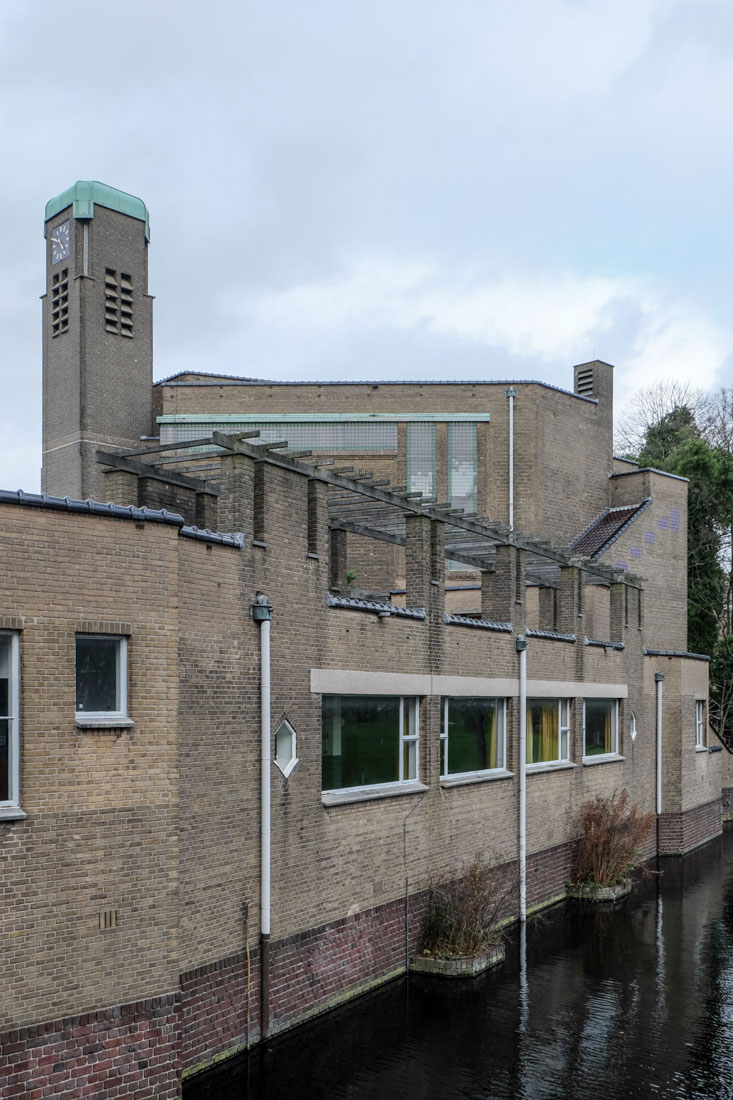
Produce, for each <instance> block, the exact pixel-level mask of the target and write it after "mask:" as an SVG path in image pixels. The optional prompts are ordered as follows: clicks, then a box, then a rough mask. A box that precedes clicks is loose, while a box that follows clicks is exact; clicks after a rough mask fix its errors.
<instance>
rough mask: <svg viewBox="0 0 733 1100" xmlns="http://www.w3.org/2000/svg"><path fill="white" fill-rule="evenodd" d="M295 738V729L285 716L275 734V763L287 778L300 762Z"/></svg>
mask: <svg viewBox="0 0 733 1100" xmlns="http://www.w3.org/2000/svg"><path fill="white" fill-rule="evenodd" d="M295 739H296V738H295V730H294V729H293V727H292V726H291V725H290V722H288V720H287V718H283V720H282V722H281V723H280V725H279V726H278V727H277V732H276V734H275V763H276V764H277V766H278V768H279V769H280V771H281V772H282V773H283V775H284V776H285V778H286V779H287V777H288V776H289V775H290V773H291V771H292V770H293V768H294V767H295V765H296V764H297V763H298V756H297V753H296V745H295Z"/></svg>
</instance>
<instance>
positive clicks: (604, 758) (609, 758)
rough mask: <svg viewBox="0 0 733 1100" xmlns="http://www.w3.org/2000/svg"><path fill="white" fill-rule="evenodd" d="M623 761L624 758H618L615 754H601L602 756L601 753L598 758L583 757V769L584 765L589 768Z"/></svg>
mask: <svg viewBox="0 0 733 1100" xmlns="http://www.w3.org/2000/svg"><path fill="white" fill-rule="evenodd" d="M623 759H624V757H623V756H619V754H618V753H617V752H609V753H603V755H601V753H599V754H598V756H584V757H583V767H585V766H586V765H588V766H589V767H590V766H592V765H593V764H613V763H614V761H618V760H623Z"/></svg>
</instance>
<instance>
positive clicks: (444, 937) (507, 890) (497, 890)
mask: <svg viewBox="0 0 733 1100" xmlns="http://www.w3.org/2000/svg"><path fill="white" fill-rule="evenodd" d="M513 892H514V887H513V884H511V883H510V882H508V881H507V878H506V875H502V874H500V873H499V872H498V871H497V870H495V869H494V868H491V867H489V865H488V863H487V862H486V860H484V859H482V858H480V857H477V858H476V859H475V860H474V861H473V862H472V863H470V864H469V865H468V866H467V867H466V868H465V870H464V872H463V874H462V875H461V876H460V878H457V879H454V880H452V881H451V882H443V883H438V884H435V885H433V886H431V888H430V893H429V897H428V906H427V911H426V914H425V918H424V920H423V927H422V938H421V941H420V951H421V953H422V954H423V955H434V956H436V957H437V958H453V959H455V958H464V957H465V956H467V955H479V954H481V952H483V951H485V950H486V948H487V947H489V946H490V945H491V944H498V943H501V940H502V936H501V932H500V930H499V928H498V923H499V919H500V917H501V915H502V914H503V913H504V912H505V910H506V906H507V903H508V901H509V899H510V896H511V894H513Z"/></svg>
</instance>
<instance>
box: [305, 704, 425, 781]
mask: <svg viewBox="0 0 733 1100" xmlns="http://www.w3.org/2000/svg"><path fill="white" fill-rule="evenodd" d="M322 716H323V789H324V791H333V790H342V789H345V788H349V787H369V786H375V785H378V784H383V783H405V782H408V781H409V780H414V779H417V774H418V738H419V706H418V701H417V699H407V698H401V697H399V696H390V695H384V696H378V697H375V696H364V695H324V696H323V707H322Z"/></svg>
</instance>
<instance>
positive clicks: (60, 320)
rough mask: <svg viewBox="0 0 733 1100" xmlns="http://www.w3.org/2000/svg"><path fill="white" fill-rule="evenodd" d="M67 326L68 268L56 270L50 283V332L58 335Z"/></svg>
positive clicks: (66, 329)
mask: <svg viewBox="0 0 733 1100" xmlns="http://www.w3.org/2000/svg"><path fill="white" fill-rule="evenodd" d="M68 328H69V269H68V267H65V268H64V269H63V271H57V272H56V274H55V275H54V277H53V282H52V284H51V334H52V336H60V335H61V333H62V332H67V331H68Z"/></svg>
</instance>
